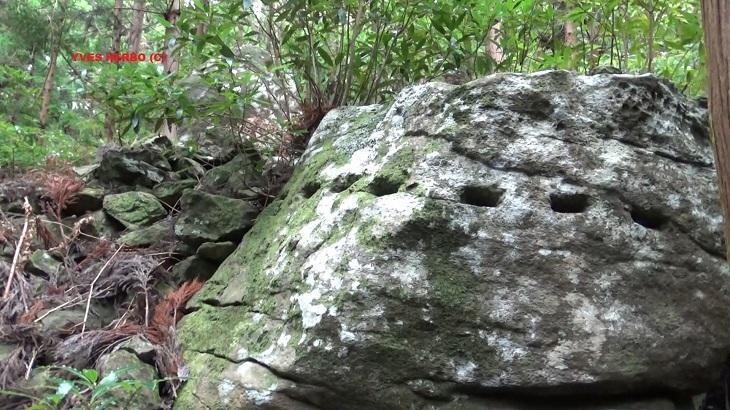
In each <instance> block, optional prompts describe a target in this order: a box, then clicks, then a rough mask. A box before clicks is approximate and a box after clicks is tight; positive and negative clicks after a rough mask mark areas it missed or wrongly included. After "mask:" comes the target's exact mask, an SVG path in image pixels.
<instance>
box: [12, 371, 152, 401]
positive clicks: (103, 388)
mask: <svg viewBox="0 0 730 410" xmlns="http://www.w3.org/2000/svg"><path fill="white" fill-rule="evenodd" d="M57 369H59V370H61V371H63V372H65V373H68V374H69V375H70V376H71V377H70V378H60V377H51V378H50V381H51V382H53V384H52V385H49V386H42V387H43V390H44V392H45V393H42V396H40V397H36V396H33V395H28V394H24V393H19V392H12V391H2V392H1V393H3V394H7V395H14V396H22V397H27V398H29V399H31V400H33V404H32V405H31V406H30V407H29V408H28V409H29V410H57V409H67V408H73V409H78V410H82V409H85V410H92V409H93V410H104V409H109V408H118V406H119V405H120V404H123V403H119V399H118V397H119V396H115V393H118V392H122V393H124V394H125V395H129V396H131V395H134V394H135V393H136V392H139V391H140V390H143V389H149V390H154V389H156V388H157V384H158V383H159V380H129V379H125V378H124V375H125V374H127V373H129V372H130V371H132V370H133V369H131V368H122V369H116V370H113V371H111V372H109V373H108V374H107V375H105V376H104V377H103V378H101V379H99V373H98V372H97V371H96V370H94V369H83V370H78V369H74V368H72V367H67V366H62V367H58V368H57Z"/></svg>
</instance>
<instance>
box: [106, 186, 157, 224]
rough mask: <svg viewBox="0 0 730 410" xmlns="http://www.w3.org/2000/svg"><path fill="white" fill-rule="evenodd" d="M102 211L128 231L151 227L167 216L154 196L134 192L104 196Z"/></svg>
mask: <svg viewBox="0 0 730 410" xmlns="http://www.w3.org/2000/svg"><path fill="white" fill-rule="evenodd" d="M104 211H105V212H106V213H107V214H109V215H110V216H111V217H112V218H114V219H116V220H117V221H119V222H120V223H121V224H122V225H124V226H125V227H126V228H128V229H138V228H141V227H143V226H148V225H151V224H152V223H154V222H156V221H158V220H160V219H162V218H163V217H164V216H165V215H167V211H165V208H163V207H162V204H160V202H159V201H158V200H157V198H155V196H154V195H152V194H148V193H146V192H135V191H132V192H124V193H122V194H114V195H107V196H105V197H104Z"/></svg>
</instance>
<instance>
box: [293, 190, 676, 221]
mask: <svg viewBox="0 0 730 410" xmlns="http://www.w3.org/2000/svg"><path fill="white" fill-rule="evenodd" d="M319 188H320V185H319V184H318V183H310V184H307V185H305V186H304V188H303V189H302V191H303V192H302V193H303V194H304V197H306V198H309V197H311V196H312V195H313V194H314V193H315V192H317V191H318V190H319ZM503 195H504V189H501V188H497V187H495V186H468V187H466V188H464V189H463V190H462V191H461V195H460V200H461V202H462V203H465V204H468V205H474V206H481V207H488V208H494V207H496V206H498V205H499V203H500V202H501V201H502V196H503ZM589 205H590V198H589V197H588V195H585V194H576V193H552V194H550V208H551V209H552V210H553V211H555V212H557V213H562V214H578V213H581V212H584V211H585V210H586V209H588V206H589ZM629 212H630V214H631V219H632V220H633V221H634V222H636V223H637V224H639V225H641V226H643V227H645V228H649V229H657V230H658V229H661V228H662V227H663V226H664V224H665V223H666V222H667V221H668V220H669V218H667V217H666V216H665V215H663V214H662V213H661V212H659V211H657V210H655V209H642V208H639V207H635V206H632V207H630V209H629Z"/></svg>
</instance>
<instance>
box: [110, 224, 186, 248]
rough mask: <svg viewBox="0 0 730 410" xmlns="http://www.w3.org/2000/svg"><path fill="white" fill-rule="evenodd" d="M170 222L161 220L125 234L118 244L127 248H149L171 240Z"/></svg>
mask: <svg viewBox="0 0 730 410" xmlns="http://www.w3.org/2000/svg"><path fill="white" fill-rule="evenodd" d="M173 236H174V235H173V232H172V221H169V220H163V221H159V222H155V223H154V224H152V225H150V226H147V227H144V228H140V229H137V230H134V231H130V232H127V233H125V234H124V235H122V236H121V237H120V238H119V243H120V244H124V245H127V246H151V245H156V244H159V243H161V242H163V241H165V240H169V239H172V238H173Z"/></svg>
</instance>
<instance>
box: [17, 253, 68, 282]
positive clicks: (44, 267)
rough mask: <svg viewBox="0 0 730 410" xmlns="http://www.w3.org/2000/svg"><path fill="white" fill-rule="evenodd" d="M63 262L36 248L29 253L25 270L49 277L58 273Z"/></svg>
mask: <svg viewBox="0 0 730 410" xmlns="http://www.w3.org/2000/svg"><path fill="white" fill-rule="evenodd" d="M62 266H63V264H62V263H61V261H59V260H58V259H56V258H54V257H53V256H51V254H50V253H48V252H47V251H44V250H40V249H39V250H37V251H35V252H33V253H32V254H31V255H30V258H28V263H26V265H25V270H26V271H28V272H30V273H32V274H34V275H39V276H43V277H51V276H55V275H57V274H58V272H59V271H60V270H61V267H62Z"/></svg>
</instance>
